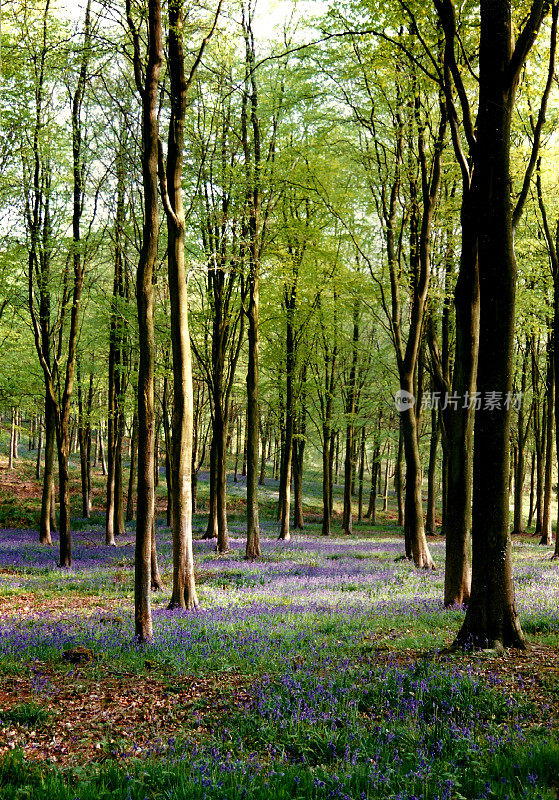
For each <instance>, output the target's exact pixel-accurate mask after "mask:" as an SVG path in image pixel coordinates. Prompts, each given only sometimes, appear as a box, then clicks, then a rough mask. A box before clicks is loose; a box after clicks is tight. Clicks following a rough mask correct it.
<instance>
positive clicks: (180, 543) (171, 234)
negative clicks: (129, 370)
mask: <svg viewBox="0 0 559 800" xmlns="http://www.w3.org/2000/svg"><path fill="white" fill-rule="evenodd" d="M168 13H169V45H168V46H169V58H168V67H169V74H170V88H171V118H170V121H169V142H168V151H167V171H166V177H167V186H166V187H165V186H164V185H162V195H163V198H164V206H165V210H166V214H167V233H168V260H167V264H168V276H169V295H170V299H171V342H172V350H173V419H172V428H173V434H172V463H171V470H172V473H173V593H172V596H171V600H170V603H169V608H174V607H177V606H178V607H180V608H196V607H197V606H198V604H199V603H198V595H197V593H196V582H195V577H194V557H193V551H192V478H191V470H192V437H193V424H194V395H193V388H192V356H191V350H190V333H189V325H188V286H187V274H186V263H185V215H184V207H183V200H182V186H181V181H182V159H183V143H184V121H185V114H186V93H187V89H188V85H187V81H186V76H185V68H184V52H183V45H182V29H183V6H182V2H181V0H179V2H177V3H172V4H169V12H168ZM200 55H201V54H200ZM161 177H162V176H161ZM165 189H166V190H167V191H168V192H169V194H168V196H167V194H166V191H165ZM218 547H219V541H218Z"/></svg>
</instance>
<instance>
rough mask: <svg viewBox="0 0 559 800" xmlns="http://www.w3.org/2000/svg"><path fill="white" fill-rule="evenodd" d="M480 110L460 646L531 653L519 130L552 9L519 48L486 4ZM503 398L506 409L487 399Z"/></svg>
mask: <svg viewBox="0 0 559 800" xmlns="http://www.w3.org/2000/svg"><path fill="white" fill-rule="evenodd" d="M480 11H481V17H480V45H479V106H478V113H477V130H476V132H477V147H476V160H475V170H474V187H473V191H474V195H475V198H476V211H477V230H478V255H479V280H480V335H479V362H478V387H477V388H478V390H479V391H480V393H481V397H482V399H483V405H482V407H481V409H480V410H478V411H477V412H476V425H475V433H474V466H473V508H472V550H473V559H472V591H471V596H470V602H469V604H468V608H467V611H466V617H465V619H464V623H463V625H462V628H461V629H460V631H459V633H458V635H457V638H456V643H457V644H459V645H461V646H466V647H472V646H474V647H496V648H499V649H500V648H502V647H503V646H504V647H507V646H513V647H519V648H524V647H525V640H524V635H523V633H522V629H521V627H520V621H519V618H518V613H517V610H516V603H515V595H514V585H513V577H512V559H511V544H510V530H509V498H508V469H509V443H510V413H511V411H510V404H508V403H505V402H504V399H505V398H506V397H507V396H508V397H510V394H511V392H512V372H513V364H512V361H513V343H514V316H515V287H516V279H517V274H516V262H515V255H514V245H513V214H512V207H511V197H510V185H511V175H510V144H511V140H510V132H511V119H512V114H513V110H514V98H515V91H516V88H517V84H518V80H519V77H520V71H521V68H522V65H523V63H524V61H525V59H526V56H527V53H528V51H529V49H530V46H531V45H532V43H533V41H534V39H535V37H536V34H537V31H538V29H539V26H540V24H541V20H542V17H543V13H544V4H543V2H542V3H539V2H538V0H535V2H534V4H533V7H532V13H531V14H530V17H529V19H528V21H527V22H526V26H525V28H524V30H523V31H522V32H521V34H520V36H519V38H518V41H517V43H516V47H515V49H514V51H513V49H512V21H511V6H510V4H509V3H508V2H506V0H493V1H492V2H491V1H490V0H481V2H480ZM491 392H499V393H500V395H499V396H500V398H501V405H500V407H494V405H492V404H490V403H488V400H489V399H490V398H491V397H492V396H494V395H491V394H490V393H491Z"/></svg>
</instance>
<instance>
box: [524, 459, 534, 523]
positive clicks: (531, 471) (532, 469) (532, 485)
mask: <svg viewBox="0 0 559 800" xmlns="http://www.w3.org/2000/svg"><path fill="white" fill-rule="evenodd" d="M535 472H536V454H535V452H534V451H533V450H532V461H531V466H530V506H529V509H528V521H527V522H526V530H528V529H529V528H530V527H531V525H532V518H533V516H534V476H535Z"/></svg>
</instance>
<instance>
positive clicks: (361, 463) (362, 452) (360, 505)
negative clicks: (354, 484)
mask: <svg viewBox="0 0 559 800" xmlns="http://www.w3.org/2000/svg"><path fill="white" fill-rule="evenodd" d="M364 477H365V426H363V428H362V429H361V448H360V451H359V489H358V494H359V496H358V500H357V509H358V512H357V521H358V522H363V478H364ZM375 477H376V476H375Z"/></svg>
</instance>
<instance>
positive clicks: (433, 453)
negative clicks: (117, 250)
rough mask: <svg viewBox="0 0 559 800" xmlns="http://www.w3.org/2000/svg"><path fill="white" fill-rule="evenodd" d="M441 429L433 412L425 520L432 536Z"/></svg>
mask: <svg viewBox="0 0 559 800" xmlns="http://www.w3.org/2000/svg"><path fill="white" fill-rule="evenodd" d="M439 439H440V428H439V421H438V418H437V410H436V409H435V408H433V409H432V410H431V444H430V446H429V467H428V470H427V515H426V520H425V530H426V532H427V533H428V534H430V535H431V536H434V535H435V534H436V532H437V523H436V519H435V498H436V486H435V474H436V469H437V448H438V446H439Z"/></svg>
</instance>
